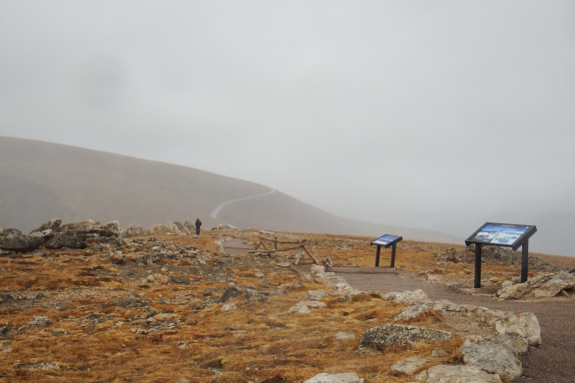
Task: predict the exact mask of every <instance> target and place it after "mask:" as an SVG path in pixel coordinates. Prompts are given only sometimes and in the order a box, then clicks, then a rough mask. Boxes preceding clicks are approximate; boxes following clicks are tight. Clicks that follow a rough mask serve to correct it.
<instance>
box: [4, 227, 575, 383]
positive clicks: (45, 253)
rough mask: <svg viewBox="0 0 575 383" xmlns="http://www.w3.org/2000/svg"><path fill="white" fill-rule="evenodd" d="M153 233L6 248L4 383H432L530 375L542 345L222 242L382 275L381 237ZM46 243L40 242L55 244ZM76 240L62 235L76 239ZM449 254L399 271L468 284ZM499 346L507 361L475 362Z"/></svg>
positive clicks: (514, 330) (403, 258)
mask: <svg viewBox="0 0 575 383" xmlns="http://www.w3.org/2000/svg"><path fill="white" fill-rule="evenodd" d="M58 225H59V224H58ZM102 226H105V225H102ZM112 226H113V225H112ZM108 227H110V226H108ZM40 232H42V231H40ZM58 233H60V232H59V231H58ZM115 233H116V232H115ZM155 233H156V234H155V236H150V235H148V234H146V235H140V236H137V237H129V238H125V239H122V238H119V237H117V236H114V235H112V236H113V237H114V238H113V239H110V240H102V238H101V236H98V235H92V234H90V235H88V236H86V235H84V234H85V233H84V234H82V233H80V234H81V235H84V237H82V238H80V240H79V242H78V244H79V245H78V247H80V248H69V247H59V248H49V247H58V246H48V247H47V246H44V245H37V244H36V245H35V246H34V250H32V251H29V252H23V251H21V252H15V251H6V250H5V251H3V252H2V255H1V256H0V280H1V281H2V284H1V286H0V381H7V382H11V381H14V382H16V381H39V382H42V381H63V382H67V381H69V382H77V381H94V382H99V381H101V382H110V381H118V382H120V381H146V382H180V383H184V382H268V383H272V382H275V383H279V382H302V381H306V380H308V381H309V382H320V381H326V382H327V381H331V382H335V381H337V380H334V379H339V378H341V379H347V380H341V379H340V381H342V382H352V381H358V382H359V381H362V379H363V381H365V382H410V381H414V380H415V379H419V381H426V382H427V383H432V382H435V381H440V380H439V379H442V376H452V377H453V376H455V377H456V378H455V379H457V376H461V374H468V375H469V376H475V378H474V379H483V380H470V381H478V382H480V381H505V380H506V379H507V380H509V379H511V378H513V377H515V376H517V374H518V373H520V369H521V362H520V357H518V355H519V354H521V353H523V352H525V351H526V350H527V348H528V345H531V346H533V345H536V344H537V342H539V341H540V339H538V338H537V331H536V330H537V326H536V325H535V323H534V321H536V318H535V319H533V318H531V317H529V315H527V316H525V315H524V316H523V317H521V316H517V315H514V314H513V313H508V312H501V311H495V310H488V309H485V308H477V307H474V306H469V305H467V306H466V305H452V304H450V303H449V302H433V301H431V300H429V298H427V296H426V295H425V294H424V293H423V292H417V291H415V292H409V293H403V294H385V293H382V292H377V291H357V290H354V289H352V288H351V287H349V285H347V284H346V283H345V281H343V280H341V279H338V278H337V277H336V276H334V275H333V274H332V273H329V272H327V273H326V272H324V269H323V267H321V266H316V265H314V264H313V262H312V261H311V259H310V257H309V256H307V255H306V254H305V252H302V251H301V249H295V250H291V251H279V252H271V253H269V252H264V251H261V252H256V253H253V254H233V253H232V251H226V249H225V243H226V241H228V240H230V239H231V238H241V239H243V240H245V241H247V242H249V243H253V244H259V243H260V238H261V237H266V238H278V239H279V240H280V241H282V240H283V241H295V242H297V241H302V240H304V239H305V240H306V242H305V244H306V250H308V251H309V252H310V253H311V254H312V255H313V256H314V258H316V259H318V260H323V261H324V263H325V264H334V265H336V266H352V267H353V266H372V265H373V262H374V254H375V248H374V247H371V246H369V241H370V240H371V238H363V237H346V236H334V235H319V234H294V233H271V232H263V231H259V230H232V229H230V228H225V227H220V228H219V230H213V231H203V232H202V234H201V235H200V236H191V235H186V234H179V235H169V234H162V231H161V230H156V231H155ZM0 234H1V233H0ZM9 234H10V235H16V236H17V233H16V234H14V233H13V232H11V233H9ZM135 234H144V233H142V232H139V230H136V233H135ZM42 235H43V236H44V237H43V238H44V239H43V241H44V242H43V243H44V244H45V243H46V242H47V241H49V240H51V238H53V237H54V235H52V236H51V234H50V233H47V232H45V230H44V234H42ZM66 235H67V236H71V235H72V234H71V233H68V234H58V237H59V238H60V240H61V241H63V240H66V241H70V238H68V237H65V236H66ZM37 236H38V235H37ZM50 236H51V237H50ZM11 238H12V237H11ZM55 242H56V241H55V240H52V242H51V243H55ZM67 243H71V242H67ZM273 246H274V245H273V242H269V241H268V242H267V247H268V248H270V249H271V248H273ZM275 247H279V248H281V247H282V245H281V244H280V245H279V246H278V245H275ZM451 248H452V246H448V245H441V244H429V243H418V242H410V241H404V242H402V243H400V246H399V249H398V257H397V260H396V264H397V265H398V266H399V267H398V270H399V271H400V272H401V273H404V274H405V275H408V276H413V277H417V278H422V279H427V280H430V281H435V282H441V283H445V284H449V285H450V286H453V288H454V289H460V290H465V289H467V288H469V287H471V286H472V283H473V279H472V278H473V275H472V265H471V264H468V263H465V261H459V260H457V259H455V260H453V259H451V260H449V259H442V257H441V256H437V254H441V253H442V254H446V253H450V252H451V250H450V249H451ZM461 248H463V249H464V247H461ZM461 248H457V249H455V251H456V252H457V251H460V250H459V249H461ZM260 250H262V249H261V248H260ZM434 255H436V256H434ZM328 257H329V260H326V259H325V258H328ZM382 257H383V258H384V259H383V260H382V264H384V263H385V262H386V260H385V254H384V252H382ZM544 266H545V267H547V266H548V265H544ZM550 267H556V266H553V265H551V266H550ZM564 269H565V270H567V269H568V266H565V267H564ZM470 270H471V271H470ZM558 270H559V269H557V270H549V269H545V272H546V273H550V272H552V271H558ZM483 272H484V281H485V287H484V288H482V289H481V290H480V291H481V293H483V294H493V293H495V291H497V290H500V289H501V288H502V287H504V282H505V281H513V278H514V277H516V276H517V275H518V274H519V266H518V265H516V264H513V263H511V264H507V263H506V262H504V261H501V260H495V259H494V260H487V263H486V264H485V265H484V269H483ZM530 273H531V276H532V277H535V276H536V275H538V273H539V272H538V270H537V267H535V266H534V267H532V269H531V271H530ZM551 279H552V278H551ZM551 279H548V280H547V281H549V280H551ZM560 291H563V292H565V294H567V295H572V292H571V290H569V289H568V288H567V289H561V290H560ZM522 299H525V297H522ZM557 299H571V298H567V297H565V296H563V298H557ZM518 318H528V319H529V321H531V322H530V323H531V324H529V323H527V324H525V323H523V322H521V323H522V324H519V325H518V324H517V323H519V322H517V321H519V319H518ZM529 321H527V322H529ZM516 322H517V323H516ZM514 326H515V327H514ZM518 326H519V327H518ZM521 326H523V327H521ZM526 326H527V327H526ZM529 326H531V327H529ZM518 328H519V330H518ZM470 329H472V330H473V331H470ZM521 329H522V330H521ZM414 334H415V335H414ZM486 349H489V351H485V350H486ZM478 350H479V351H478ZM496 351H497V352H500V353H501V354H498V355H504V357H503V356H502V357H501V358H498V360H499V361H501V360H503V361H505V363H503V364H502V363H499V365H497V364H496V365H491V366H489V367H486V365H485V363H484V361H481V360H480V361H478V360H477V359H481V358H478V357H477V355H481V354H482V353H485V352H487V353H494V352H496ZM415 357H416V358H419V359H409V358H415ZM406 360H407V361H406ZM398 363H399V364H398ZM405 366H407V367H405ZM518 371H519V372H518ZM319 374H324V375H319ZM329 374H342V375H340V376H339V377H337V376H336V377H334V375H329ZM345 374H347V375H345ZM442 374H443V375H442ZM446 374H447V375H446ZM454 374H455V375H454ZM457 374H460V375H457ZM314 377H315V378H314ZM309 379H311V380H309ZM314 379H315V380H314ZM329 379H332V380H329ZM354 379H355V380H354ZM497 379H499V380H497ZM452 381H458V380H452Z"/></svg>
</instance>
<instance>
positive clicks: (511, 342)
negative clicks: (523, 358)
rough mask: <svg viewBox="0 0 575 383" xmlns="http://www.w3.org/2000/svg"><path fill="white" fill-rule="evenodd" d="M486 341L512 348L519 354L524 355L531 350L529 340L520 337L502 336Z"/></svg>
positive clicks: (486, 339)
mask: <svg viewBox="0 0 575 383" xmlns="http://www.w3.org/2000/svg"><path fill="white" fill-rule="evenodd" d="M484 340H485V341H488V342H492V343H501V344H504V345H506V346H508V347H510V348H511V349H512V350H513V351H515V353H517V354H523V353H524V352H527V350H528V349H529V344H528V343H527V339H525V338H523V337H520V336H518V335H509V334H501V335H496V336H487V337H485V338H484Z"/></svg>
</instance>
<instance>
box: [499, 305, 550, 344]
mask: <svg viewBox="0 0 575 383" xmlns="http://www.w3.org/2000/svg"><path fill="white" fill-rule="evenodd" d="M494 325H495V330H496V331H497V333H498V334H509V335H518V336H520V337H522V338H524V339H525V340H526V341H527V343H528V344H529V345H530V346H537V345H539V344H541V326H539V321H538V320H537V317H536V316H535V314H533V313H520V314H515V315H510V316H508V317H506V318H502V319H498V320H496V321H495V322H494Z"/></svg>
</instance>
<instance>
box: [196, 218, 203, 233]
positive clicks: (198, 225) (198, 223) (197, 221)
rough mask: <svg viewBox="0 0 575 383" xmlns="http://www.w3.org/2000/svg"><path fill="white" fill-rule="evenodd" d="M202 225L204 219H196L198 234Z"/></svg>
mask: <svg viewBox="0 0 575 383" xmlns="http://www.w3.org/2000/svg"><path fill="white" fill-rule="evenodd" d="M201 226H202V221H200V219H199V218H198V219H196V235H200V227H201Z"/></svg>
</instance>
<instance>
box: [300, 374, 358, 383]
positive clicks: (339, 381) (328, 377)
mask: <svg viewBox="0 0 575 383" xmlns="http://www.w3.org/2000/svg"><path fill="white" fill-rule="evenodd" d="M364 382H365V381H364V380H363V379H362V378H360V377H359V376H357V375H356V374H354V373H352V372H344V373H341V374H328V373H327V372H322V373H321V374H317V375H315V376H314V377H312V378H310V379H308V380H306V381H305V382H304V383H364Z"/></svg>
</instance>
